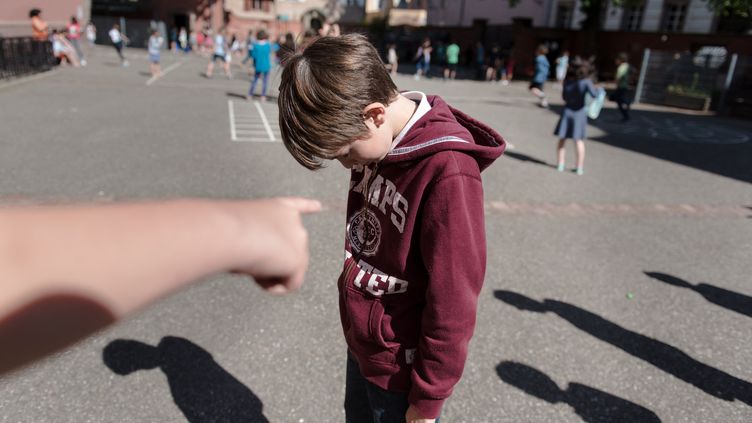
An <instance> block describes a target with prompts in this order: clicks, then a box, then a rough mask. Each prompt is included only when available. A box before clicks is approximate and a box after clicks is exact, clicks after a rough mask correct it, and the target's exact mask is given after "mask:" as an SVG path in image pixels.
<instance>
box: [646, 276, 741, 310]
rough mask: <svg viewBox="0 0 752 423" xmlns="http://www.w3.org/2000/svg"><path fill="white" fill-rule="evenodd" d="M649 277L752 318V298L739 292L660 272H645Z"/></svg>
mask: <svg viewBox="0 0 752 423" xmlns="http://www.w3.org/2000/svg"><path fill="white" fill-rule="evenodd" d="M643 273H645V274H646V275H648V276H649V277H651V278H653V279H655V280H658V281H661V282H663V283H667V284H669V285H672V286H677V287H679V288H687V289H691V290H692V291H695V292H696V293H698V294H700V295H702V296H703V297H705V299H706V300H708V301H710V302H711V303H713V304H716V305H719V306H721V307H723V308H727V309H729V310H731V311H735V312H737V313H739V314H743V315H745V316H748V317H752V297H748V296H746V295H744V294H740V293H738V292H734V291H729V290H727V289H723V288H719V287H717V286H714V285H710V284H707V283H698V284H697V285H692V284H691V283H689V282H687V281H685V280H684V279H680V278H677V277H676V276H671V275H668V274H666V273H660V272H643Z"/></svg>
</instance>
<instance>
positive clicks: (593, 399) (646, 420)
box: [496, 361, 661, 423]
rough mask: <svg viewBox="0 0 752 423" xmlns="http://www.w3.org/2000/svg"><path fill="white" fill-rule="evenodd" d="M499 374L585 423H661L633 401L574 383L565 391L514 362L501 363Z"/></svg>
mask: <svg viewBox="0 0 752 423" xmlns="http://www.w3.org/2000/svg"><path fill="white" fill-rule="evenodd" d="M496 373H497V374H498V375H499V377H500V378H501V380H503V381H504V382H506V383H508V384H510V385H512V386H514V387H516V388H518V389H521V390H523V391H525V392H526V393H527V394H529V395H532V396H535V397H538V398H540V399H542V400H544V401H546V402H548V403H551V404H556V403H560V402H561V403H565V404H568V405H569V406H570V407H572V408H574V412H575V413H577V415H578V416H580V417H581V418H582V420H583V421H585V422H641V423H659V422H660V421H661V419H660V418H658V416H657V415H656V414H655V413H654V412H652V411H650V410H648V409H647V408H645V407H643V406H641V405H638V404H635V403H633V402H631V401H628V400H625V399H623V398H619V397H617V396H615V395H611V394H609V393H607V392H603V391H601V390H598V389H595V388H591V387H589V386H587V385H582V384H579V383H575V382H572V383H570V384H569V386H568V387H567V389H566V390H562V389H559V387H558V386H557V385H556V383H555V382H554V381H553V380H551V378H550V377H548V375H546V374H545V373H543V372H541V371H539V370H537V369H535V368H532V367H530V366H527V365H525V364H522V363H517V362H514V361H502V362H501V363H499V365H498V366H496Z"/></svg>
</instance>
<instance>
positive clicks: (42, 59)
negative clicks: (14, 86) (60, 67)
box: [0, 37, 56, 80]
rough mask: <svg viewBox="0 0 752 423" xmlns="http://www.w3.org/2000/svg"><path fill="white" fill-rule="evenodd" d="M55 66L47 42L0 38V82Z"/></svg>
mask: <svg viewBox="0 0 752 423" xmlns="http://www.w3.org/2000/svg"><path fill="white" fill-rule="evenodd" d="M55 64H56V61H55V57H54V56H53V54H52V43H50V42H49V41H38V40H34V39H33V38H31V37H10V38H0V80H2V79H8V78H14V77H18V76H22V75H28V74H32V73H36V72H43V71H47V70H50V69H52V67H54V66H55Z"/></svg>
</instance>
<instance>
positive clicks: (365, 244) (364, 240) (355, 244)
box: [347, 209, 381, 256]
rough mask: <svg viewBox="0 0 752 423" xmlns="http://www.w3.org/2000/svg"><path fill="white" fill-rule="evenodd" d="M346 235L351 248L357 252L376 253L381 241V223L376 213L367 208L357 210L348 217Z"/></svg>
mask: <svg viewBox="0 0 752 423" xmlns="http://www.w3.org/2000/svg"><path fill="white" fill-rule="evenodd" d="M347 237H348V239H349V240H350V245H351V246H352V248H353V249H354V250H355V251H357V252H358V253H360V254H362V255H364V256H372V255H374V254H376V251H378V249H379V242H381V223H379V219H378V218H376V214H375V213H374V212H372V211H371V210H368V209H365V210H361V211H359V212H357V213H356V214H355V215H354V216H353V217H352V219H350V225H348V228H347Z"/></svg>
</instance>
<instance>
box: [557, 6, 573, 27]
mask: <svg viewBox="0 0 752 423" xmlns="http://www.w3.org/2000/svg"><path fill="white" fill-rule="evenodd" d="M573 15H574V3H571V2H559V3H558V4H557V5H556V22H555V23H554V26H556V28H565V29H569V28H570V27H571V26H572V16H573Z"/></svg>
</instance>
